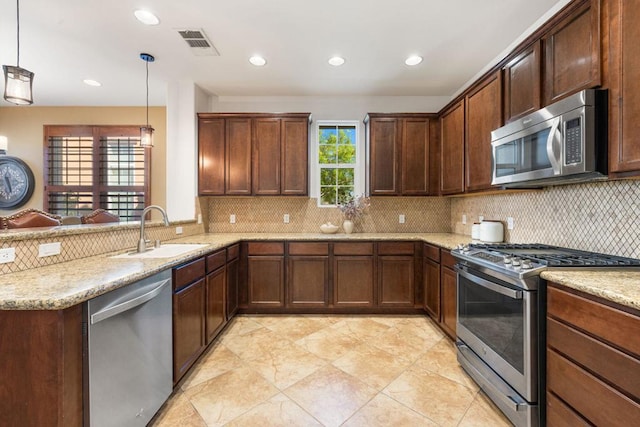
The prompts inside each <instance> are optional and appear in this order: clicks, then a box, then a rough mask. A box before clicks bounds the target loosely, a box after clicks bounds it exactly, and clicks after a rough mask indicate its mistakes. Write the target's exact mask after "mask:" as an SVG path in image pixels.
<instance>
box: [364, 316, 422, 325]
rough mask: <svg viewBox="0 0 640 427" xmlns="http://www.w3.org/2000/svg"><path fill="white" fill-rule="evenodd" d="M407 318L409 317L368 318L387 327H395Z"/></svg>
mask: <svg viewBox="0 0 640 427" xmlns="http://www.w3.org/2000/svg"><path fill="white" fill-rule="evenodd" d="M407 317H409V316H402V315H378V316H367V318H369V319H371V320H375V321H376V322H378V323H382V324H383V325H387V326H395V325H396V323H398V322H401V321H403V320H405V319H406V318H407ZM411 317H412V316H411Z"/></svg>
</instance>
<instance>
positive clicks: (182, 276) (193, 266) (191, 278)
mask: <svg viewBox="0 0 640 427" xmlns="http://www.w3.org/2000/svg"><path fill="white" fill-rule="evenodd" d="M204 275H205V261H204V258H198V259H197V260H195V261H191V262H190V263H188V264H183V265H181V266H179V267H175V268H174V269H173V289H174V290H175V289H180V288H183V287H185V286H187V285H188V284H189V283H191V282H195V281H196V280H198V279H202V278H203V277H204Z"/></svg>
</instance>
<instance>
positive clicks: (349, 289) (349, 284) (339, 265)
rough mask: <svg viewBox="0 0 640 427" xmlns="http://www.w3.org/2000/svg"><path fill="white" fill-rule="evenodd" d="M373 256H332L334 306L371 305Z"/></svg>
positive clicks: (372, 296) (372, 297)
mask: <svg viewBox="0 0 640 427" xmlns="http://www.w3.org/2000/svg"><path fill="white" fill-rule="evenodd" d="M373 277H374V263H373V256H335V257H334V258H333V305H334V306H335V307H373V304H374V303H373V302H374V281H373Z"/></svg>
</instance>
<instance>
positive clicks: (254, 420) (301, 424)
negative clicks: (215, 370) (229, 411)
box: [225, 394, 322, 427]
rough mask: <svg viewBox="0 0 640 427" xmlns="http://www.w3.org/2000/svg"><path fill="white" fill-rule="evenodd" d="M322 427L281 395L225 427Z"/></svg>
mask: <svg viewBox="0 0 640 427" xmlns="http://www.w3.org/2000/svg"><path fill="white" fill-rule="evenodd" d="M247 426H260V427H316V426H318V427H322V424H320V423H319V422H318V421H316V420H315V419H314V418H313V417H312V416H311V415H309V414H307V413H306V412H305V411H304V410H303V409H302V408H300V407H299V406H298V405H297V404H296V403H294V402H293V401H292V400H291V399H289V398H288V397H287V396H285V395H283V394H278V395H276V396H274V397H273V398H271V399H270V400H268V401H266V402H264V403H261V404H260V405H258V406H256V407H255V408H253V409H252V410H250V411H249V412H247V413H246V414H244V415H241V416H240V417H238V418H236V419H235V420H233V421H231V422H230V423H228V424H227V425H226V426H225V427H247Z"/></svg>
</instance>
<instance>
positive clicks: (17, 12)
mask: <svg viewBox="0 0 640 427" xmlns="http://www.w3.org/2000/svg"><path fill="white" fill-rule="evenodd" d="M16 20H17V22H18V25H17V36H16V39H17V40H18V54H17V56H18V58H17V60H16V66H17V67H18V68H20V0H16Z"/></svg>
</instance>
